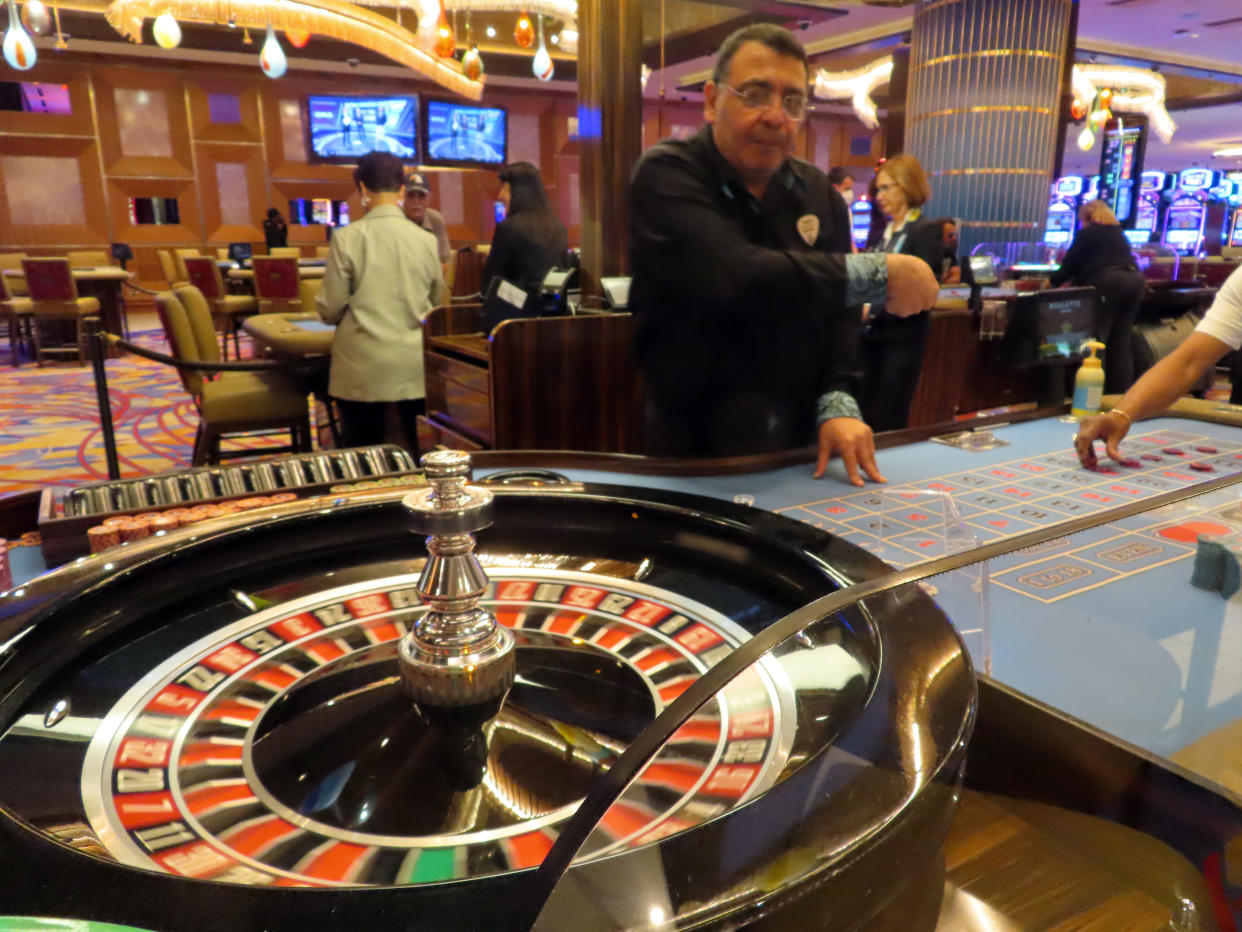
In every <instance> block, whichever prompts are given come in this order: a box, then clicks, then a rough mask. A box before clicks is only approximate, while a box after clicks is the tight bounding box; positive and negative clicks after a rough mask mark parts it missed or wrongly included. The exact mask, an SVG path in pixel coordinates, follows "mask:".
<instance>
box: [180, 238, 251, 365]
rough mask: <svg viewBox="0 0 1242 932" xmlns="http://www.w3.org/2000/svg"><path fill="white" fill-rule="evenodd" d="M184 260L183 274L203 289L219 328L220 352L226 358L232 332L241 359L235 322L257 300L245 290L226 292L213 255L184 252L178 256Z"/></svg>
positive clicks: (236, 322) (248, 310) (246, 312)
mask: <svg viewBox="0 0 1242 932" xmlns="http://www.w3.org/2000/svg"><path fill="white" fill-rule="evenodd" d="M181 261H182V262H184V263H185V271H186V274H187V275H189V276H190V284H191V285H193V286H194V287H195V288H197V289H198V290H199V291H201V292H202V294H203V297H204V298H206V299H207V304H208V306H209V307H210V308H211V316H212V320H214V321H215V325H216V329H217V330H218V331H220V352H221V354H222V355H223V356H224V358H225V359H226V360H227V359H228V358H229V334H230V333H231V334H233V349H234V351H235V353H236V356H237V358H238V359H241V345H240V344H239V343H238V340H237V325H238V322H239V321H240V320H241V318H242V317H245V316H247V315H249V314H253V313H254V312H255V311H257V310H258V307H259V305H258V302H257V301H255V299H254V298H253V297H251V296H250V295H248V294H229V293H228V292H227V291H226V289H225V287H224V278H223V277H222V276H221V275H220V266H219V265H218V264H217V263H216V260H215V259H211V258H208V257H207V256H186V257H185V258H184V259H182V260H181Z"/></svg>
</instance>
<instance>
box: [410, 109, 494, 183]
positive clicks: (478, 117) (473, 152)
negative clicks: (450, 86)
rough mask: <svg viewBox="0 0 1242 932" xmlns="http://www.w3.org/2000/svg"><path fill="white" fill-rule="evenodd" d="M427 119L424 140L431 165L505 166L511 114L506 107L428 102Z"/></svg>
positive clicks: (426, 158)
mask: <svg viewBox="0 0 1242 932" xmlns="http://www.w3.org/2000/svg"><path fill="white" fill-rule="evenodd" d="M425 119H426V132H425V133H424V134H423V139H424V141H425V144H426V147H427V153H426V156H425V161H426V163H427V164H428V165H474V166H478V165H492V166H496V167H500V166H501V165H504V164H505V160H506V157H507V154H508V147H509V114H508V112H507V111H506V110H505V108H504V107H478V106H474V105H472V104H459V103H454V102H452V101H448V100H428V101H427V107H426V117H425Z"/></svg>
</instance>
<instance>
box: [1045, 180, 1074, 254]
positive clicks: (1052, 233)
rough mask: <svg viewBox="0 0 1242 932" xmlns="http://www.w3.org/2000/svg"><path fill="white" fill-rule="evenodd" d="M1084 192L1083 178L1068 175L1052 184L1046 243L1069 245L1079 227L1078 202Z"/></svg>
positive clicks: (1060, 245)
mask: <svg viewBox="0 0 1242 932" xmlns="http://www.w3.org/2000/svg"><path fill="white" fill-rule="evenodd" d="M1081 194H1082V178H1080V177H1079V176H1077V175H1066V176H1065V177H1063V178H1058V179H1057V180H1056V181H1054V182H1053V184H1052V194H1051V197H1050V199H1049V201H1048V219H1047V220H1046V221H1045V222H1044V245H1045V246H1052V247H1055V248H1058V249H1059V248H1061V247H1064V246H1068V245H1069V244H1070V240H1072V239H1073V238H1074V232H1075V231H1076V230H1077V229H1078V203H1079V200H1078V199H1079V196H1080V195H1081Z"/></svg>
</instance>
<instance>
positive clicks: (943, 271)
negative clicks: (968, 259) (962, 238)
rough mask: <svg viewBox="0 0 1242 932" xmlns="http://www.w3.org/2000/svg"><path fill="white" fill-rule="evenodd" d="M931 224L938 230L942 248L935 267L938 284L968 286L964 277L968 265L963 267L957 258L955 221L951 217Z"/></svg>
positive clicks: (936, 220)
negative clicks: (938, 262)
mask: <svg viewBox="0 0 1242 932" xmlns="http://www.w3.org/2000/svg"><path fill="white" fill-rule="evenodd" d="M932 223H934V224H935V225H936V226H937V227H939V228H940V242H941V243H942V244H943V247H944V248H943V249H942V251H941V253H940V265H938V266H937V267H936V274H937V275H938V276H939V278H940V284H942V285H960V284H969V282H968V281H967V280H966V277H965V276H966V273H967V270H968V269H969V264H965V265H964V264H963V263H962V260H961V259H959V258H958V256H957V221H956V220H954V219H953V218H952V217H939V218H937V219H935V220H933V221H932Z"/></svg>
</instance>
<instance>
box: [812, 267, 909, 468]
mask: <svg viewBox="0 0 1242 932" xmlns="http://www.w3.org/2000/svg"><path fill="white" fill-rule="evenodd" d="M919 261H920V262H921V261H922V260H919ZM923 264H924V267H926V263H923ZM834 453H839V454H841V461H842V462H843V463H845V472H846V475H848V476H849V480H850V482H852V483H854V485H862V484H863V480H862V476H860V475H859V474H858V467H859V466H861V467H862V469H863V472H865V473H866V474H867V476H868V478H870V479H871V480H872V481H873V482H887V481H888V480H887V479H885V478H884V477H883V476H882V475H880V470H879V468H878V467H877V466H876V465H875V439H874V437H873V436H872V433H871V428H870V427H868V426H867V425H866V424H865V423H863V422H862V421H860V420H859V419H858V418H855V417H833V418H829V419H828V420H826V421H824V423H822V424H820V425H819V460H818V462H816V464H815V473H814V475H812V477H811V478H813V479H822V478H823V477H824V470H826V469H827V468H828V460H830V459H831V458H832V455H833V454H834Z"/></svg>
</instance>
